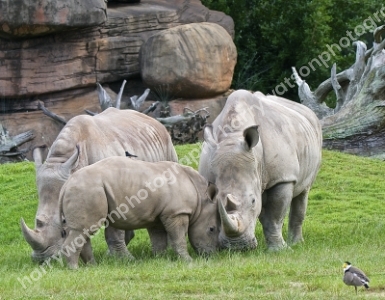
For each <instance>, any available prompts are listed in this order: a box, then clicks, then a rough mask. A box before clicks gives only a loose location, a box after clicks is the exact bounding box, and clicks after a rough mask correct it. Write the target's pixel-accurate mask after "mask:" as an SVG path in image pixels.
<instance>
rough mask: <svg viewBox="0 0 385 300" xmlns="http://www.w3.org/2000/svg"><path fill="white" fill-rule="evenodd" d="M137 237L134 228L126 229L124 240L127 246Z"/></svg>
mask: <svg viewBox="0 0 385 300" xmlns="http://www.w3.org/2000/svg"><path fill="white" fill-rule="evenodd" d="M134 237H135V232H134V231H133V230H126V231H125V233H124V241H125V242H126V246H127V245H128V243H129V242H130V241H131V240H132V239H133V238H134Z"/></svg>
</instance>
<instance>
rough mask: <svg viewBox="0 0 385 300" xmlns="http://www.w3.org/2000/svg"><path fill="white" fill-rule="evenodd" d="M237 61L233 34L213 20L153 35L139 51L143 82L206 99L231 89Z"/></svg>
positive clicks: (151, 87)
mask: <svg viewBox="0 0 385 300" xmlns="http://www.w3.org/2000/svg"><path fill="white" fill-rule="evenodd" d="M236 61H237V51H236V47H235V45H234V43H233V41H232V38H231V36H230V35H229V34H228V32H227V31H226V30H225V29H224V28H223V27H221V26H219V25H217V24H214V23H206V22H203V23H194V24H186V25H181V26H177V27H174V28H171V29H168V30H164V31H161V32H159V33H158V34H156V35H153V36H152V37H150V38H149V39H148V40H147V41H146V42H145V43H144V44H143V45H142V47H141V50H140V70H141V75H142V79H143V81H144V82H145V83H146V84H147V85H148V87H149V88H150V89H151V90H155V91H156V90H158V89H161V90H162V92H166V93H169V94H170V95H171V96H173V97H182V98H207V97H211V96H214V95H218V94H221V93H224V92H225V91H227V90H228V89H229V88H230V85H231V81H232V77H233V72H234V67H235V64H236Z"/></svg>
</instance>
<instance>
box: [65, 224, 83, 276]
mask: <svg viewBox="0 0 385 300" xmlns="http://www.w3.org/2000/svg"><path fill="white" fill-rule="evenodd" d="M85 244H86V240H85V238H84V236H83V235H82V232H81V231H77V230H70V231H69V234H68V236H67V238H66V239H65V241H64V243H63V245H62V250H61V252H62V253H63V255H64V256H65V259H66V261H67V266H68V268H70V269H77V268H78V264H79V256H80V252H81V251H82V249H83V246H84V245H85Z"/></svg>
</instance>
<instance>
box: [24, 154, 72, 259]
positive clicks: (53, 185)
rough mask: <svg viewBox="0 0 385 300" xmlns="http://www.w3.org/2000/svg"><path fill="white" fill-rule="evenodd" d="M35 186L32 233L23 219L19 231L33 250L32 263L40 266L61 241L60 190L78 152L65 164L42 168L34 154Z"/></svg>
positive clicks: (56, 249)
mask: <svg viewBox="0 0 385 300" xmlns="http://www.w3.org/2000/svg"><path fill="white" fill-rule="evenodd" d="M33 154H34V155H33V156H34V160H35V167H36V184H37V189H38V195H39V205H38V209H37V213H36V219H35V229H30V228H29V227H28V226H27V225H26V224H25V222H24V219H23V218H22V219H21V221H20V223H21V229H22V232H23V235H24V238H25V240H26V241H27V242H28V244H29V245H30V246H31V247H32V250H33V252H32V259H33V260H35V261H37V262H43V261H44V260H45V259H47V258H49V257H50V256H52V255H54V254H56V253H57V252H58V251H59V250H60V247H61V245H62V243H63V241H64V232H63V228H64V227H63V222H64V220H62V217H61V216H60V212H59V194H60V189H61V187H62V186H63V185H64V183H65V181H66V180H67V178H68V177H69V175H70V173H71V170H72V168H73V166H74V165H75V163H76V161H77V159H78V156H79V153H78V148H77V151H75V153H74V154H73V155H72V156H71V157H70V158H69V159H68V160H67V161H65V162H64V163H58V162H55V163H47V162H45V163H44V164H42V159H41V154H40V151H39V150H38V149H35V150H34V153H33Z"/></svg>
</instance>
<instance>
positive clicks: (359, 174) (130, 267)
mask: <svg viewBox="0 0 385 300" xmlns="http://www.w3.org/2000/svg"><path fill="white" fill-rule="evenodd" d="M194 149H199V147H198V146H197V145H190V146H178V147H177V151H178V154H179V157H180V158H182V157H186V155H187V159H186V160H185V162H188V161H190V162H192V163H193V166H194V167H195V168H196V162H197V159H194V157H196V154H195V153H196V152H197V150H194ZM34 172H35V171H34V166H33V164H32V163H26V162H24V163H18V164H12V165H2V166H0V216H1V226H0V245H1V246H0V299H313V300H314V299H381V298H385V268H384V261H385V251H384V250H385V225H384V222H385V217H384V215H385V210H384V204H385V203H384V201H385V197H384V196H385V193H384V191H385V181H384V174H385V162H383V161H379V160H370V159H365V158H360V157H355V156H351V155H346V154H341V153H337V152H331V151H324V157H323V164H322V168H321V171H320V173H319V175H318V177H317V180H316V183H315V185H314V187H313V189H312V191H311V194H310V198H309V206H308V212H307V218H306V220H305V224H304V237H305V243H303V244H300V245H296V246H294V247H293V251H290V250H287V251H282V252H278V253H270V252H267V251H266V245H265V243H264V240H263V235H262V230H261V226H260V225H259V224H258V226H257V229H256V236H257V239H258V241H259V247H258V248H257V249H256V250H253V251H248V252H242V253H232V252H227V251H224V252H220V253H217V254H215V255H213V256H212V257H210V258H209V259H208V260H206V259H203V258H200V257H197V256H196V255H195V254H194V253H193V252H192V251H191V249H190V253H191V254H192V256H193V258H194V262H192V263H190V264H186V263H184V262H181V261H179V260H178V259H177V258H176V255H175V254H174V253H173V252H172V251H171V250H170V251H168V252H167V253H166V254H165V255H163V256H160V257H154V256H153V255H152V254H151V248H150V242H149V239H148V236H147V233H146V231H144V230H140V231H138V232H137V235H136V237H135V239H134V240H133V241H132V242H131V243H130V245H129V249H130V251H131V252H132V253H133V255H134V256H135V257H136V258H137V259H136V261H133V262H132V261H127V260H124V259H114V258H111V257H108V256H107V255H106V251H107V247H106V245H105V242H104V239H103V235H102V234H98V235H97V236H96V237H94V238H93V240H92V243H93V247H94V253H95V257H96V260H97V261H98V265H97V266H93V267H86V266H83V265H82V266H80V269H79V270H77V271H71V270H68V269H66V267H65V266H62V265H61V264H60V263H58V262H56V263H54V264H53V265H52V268H49V267H47V266H46V267H45V268H39V266H38V265H36V264H34V263H33V262H32V261H31V259H30V252H31V250H30V248H29V246H28V245H27V243H26V242H25V241H24V240H23V237H22V234H21V230H20V225H19V220H20V217H24V218H25V220H26V222H27V224H28V225H29V226H31V227H33V220H34V216H35V212H36V208H37V192H36V187H35V182H34V180H35V173H34ZM286 223H287V222H286ZM286 232H287V231H286V229H285V234H286ZM345 260H349V261H350V262H352V263H353V264H355V265H357V266H359V267H360V268H361V269H363V270H364V271H365V272H366V273H367V275H368V276H369V278H370V279H371V288H370V289H369V290H368V291H364V290H362V289H359V292H358V296H356V295H355V292H354V288H353V287H347V286H345V285H344V284H343V282H342V280H341V278H342V269H341V266H342V263H343V262H344V261H345ZM24 276H27V277H29V278H30V280H31V284H29V283H28V282H24V284H25V286H26V288H23V286H22V285H21V284H20V282H19V281H18V278H20V279H21V278H23V277H24ZM31 278H33V279H36V280H32V279H31Z"/></svg>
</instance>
